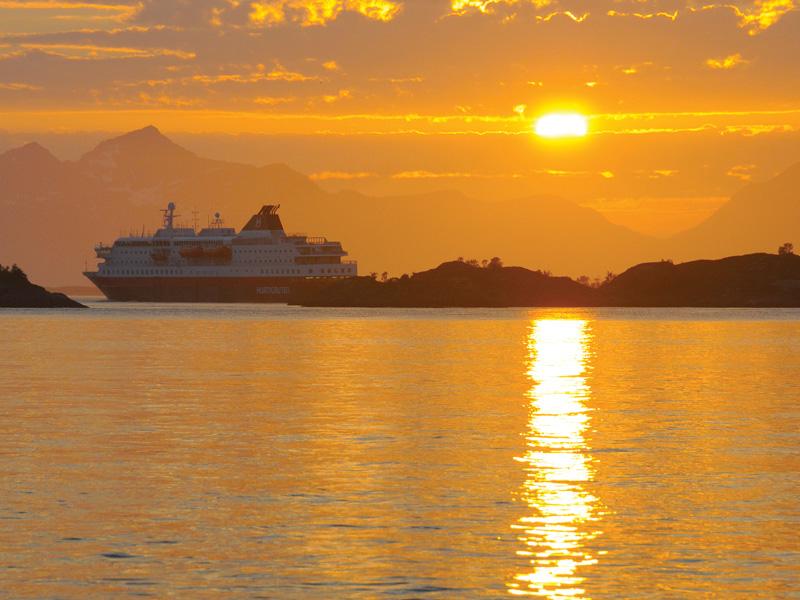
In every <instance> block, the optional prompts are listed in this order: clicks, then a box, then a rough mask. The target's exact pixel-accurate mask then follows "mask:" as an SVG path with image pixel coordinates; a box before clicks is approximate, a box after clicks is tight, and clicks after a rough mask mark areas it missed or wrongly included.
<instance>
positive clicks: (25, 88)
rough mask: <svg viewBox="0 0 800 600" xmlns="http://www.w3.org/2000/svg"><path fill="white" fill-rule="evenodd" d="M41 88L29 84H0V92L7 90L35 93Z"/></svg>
mask: <svg viewBox="0 0 800 600" xmlns="http://www.w3.org/2000/svg"><path fill="white" fill-rule="evenodd" d="M41 89H42V86H39V85H31V84H30V83H19V82H11V83H0V90H8V91H11V92H35V91H38V90H41Z"/></svg>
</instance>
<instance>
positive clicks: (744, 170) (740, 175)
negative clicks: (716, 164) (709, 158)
mask: <svg viewBox="0 0 800 600" xmlns="http://www.w3.org/2000/svg"><path fill="white" fill-rule="evenodd" d="M756 169H757V167H756V165H754V164H748V165H735V166H733V167H731V168H730V169H728V171H727V172H726V173H725V174H726V175H727V176H728V177H734V178H736V179H738V180H739V181H744V182H749V181H752V180H753V172H754V171H755V170H756Z"/></svg>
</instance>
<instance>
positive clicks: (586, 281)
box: [575, 275, 592, 287]
mask: <svg viewBox="0 0 800 600" xmlns="http://www.w3.org/2000/svg"><path fill="white" fill-rule="evenodd" d="M575 281H577V282H578V283H580V284H581V285H585V286H586V287H589V286H590V285H592V280H591V279H589V276H588V275H581V276H580V277H578V278H577V279H576V280H575Z"/></svg>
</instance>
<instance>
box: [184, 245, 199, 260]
mask: <svg viewBox="0 0 800 600" xmlns="http://www.w3.org/2000/svg"><path fill="white" fill-rule="evenodd" d="M181 256H182V257H183V258H203V248H202V247H200V246H189V247H187V248H184V249H183V250H181Z"/></svg>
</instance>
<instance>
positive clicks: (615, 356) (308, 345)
mask: <svg viewBox="0 0 800 600" xmlns="http://www.w3.org/2000/svg"><path fill="white" fill-rule="evenodd" d="M93 307H94V309H93V310H90V311H36V310H31V311H0V414H2V419H0V597H4V598H5V597H8V598H110V597H127V596H137V597H138V596H144V597H153V598H168V597H175V598H218V597H225V598H310V597H313V598H381V597H387V598H395V597H396V598H502V597H508V596H510V595H520V596H522V595H530V596H534V597H537V596H538V597H543V598H551V599H561V598H623V597H624V598H685V597H720V598H788V597H795V598H797V597H800V311H791V310H783V311H770V310H767V311H757V310H693V309H690V310H629V309H609V310H594V309H592V310H564V311H559V310H433V311H430V310H311V309H297V308H288V307H283V306H219V305H216V306H215V305H195V306H169V305H136V304H130V305H119V304H117V305H115V304H109V303H96V304H94V305H93Z"/></svg>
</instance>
